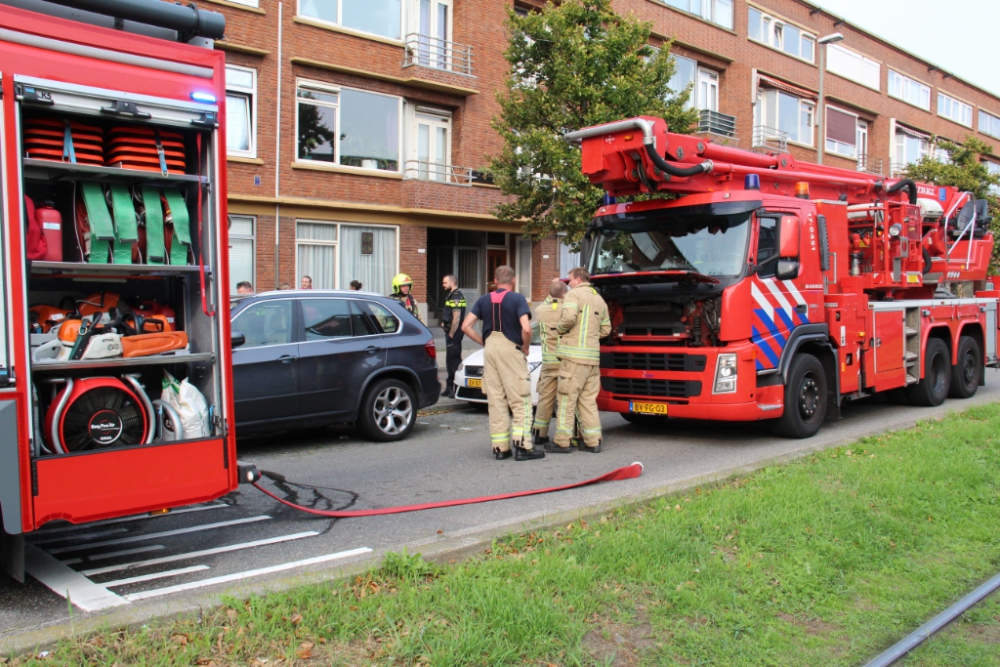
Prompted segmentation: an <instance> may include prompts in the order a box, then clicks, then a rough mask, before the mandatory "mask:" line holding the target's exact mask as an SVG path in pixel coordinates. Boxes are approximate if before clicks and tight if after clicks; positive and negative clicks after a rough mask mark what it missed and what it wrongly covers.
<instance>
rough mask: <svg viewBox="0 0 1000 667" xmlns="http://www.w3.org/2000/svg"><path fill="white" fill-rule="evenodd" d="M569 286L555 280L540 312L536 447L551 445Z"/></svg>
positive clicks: (540, 306)
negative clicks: (563, 314)
mask: <svg viewBox="0 0 1000 667" xmlns="http://www.w3.org/2000/svg"><path fill="white" fill-rule="evenodd" d="M566 289H567V288H566V283H564V282H563V281H561V280H558V279H556V280H553V281H552V285H550V286H549V296H548V297H546V299H545V301H543V302H542V303H541V304H540V305H539V306H538V307H537V308H535V317H536V318H538V334H539V338H541V339H542V370H541V372H540V373H539V376H538V405H537V406H536V407H535V424H534V426H533V427H532V431H533V435H534V443H535V444H536V445H545V444H547V443H548V442H549V421H550V420H551V419H552V413H553V412H554V409H555V405H556V386H557V384H558V380H559V358H558V357H557V356H556V344H557V343H558V342H559V332H558V331H557V330H556V325H558V324H559V308H560V307H561V306H562V300H563V297H565V296H566Z"/></svg>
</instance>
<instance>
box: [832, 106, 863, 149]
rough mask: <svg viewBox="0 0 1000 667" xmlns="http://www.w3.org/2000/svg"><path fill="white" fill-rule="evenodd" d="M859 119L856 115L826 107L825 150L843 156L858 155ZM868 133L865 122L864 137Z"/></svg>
mask: <svg viewBox="0 0 1000 667" xmlns="http://www.w3.org/2000/svg"><path fill="white" fill-rule="evenodd" d="M863 122H864V121H859V120H858V117H857V115H855V114H853V113H850V112H847V111H841V110H840V109H835V108H833V107H829V106H828V107H827V108H826V150H827V152H829V153H836V154H837V155H843V156H844V157H853V158H856V157H858V139H859V131H858V127H859V123H863ZM867 135H868V124H867V123H865V137H867Z"/></svg>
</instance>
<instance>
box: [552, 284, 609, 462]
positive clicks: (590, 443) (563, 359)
mask: <svg viewBox="0 0 1000 667" xmlns="http://www.w3.org/2000/svg"><path fill="white" fill-rule="evenodd" d="M569 275H570V278H569V286H570V287H571V288H572V289H570V291H569V293H568V294H567V295H566V298H565V299H564V300H563V305H562V308H561V309H560V311H559V324H558V326H557V329H558V331H559V344H558V345H557V346H556V356H558V357H559V386H558V392H559V393H558V398H557V401H558V406H557V407H558V417H557V419H556V434H555V438H553V440H554V441H555V442H554V444H549V445H546V446H545V450H546V451H551V452H560V453H564V452H569V451H572V450H571V449H570V448H569V447H570V440H571V438H572V437H573V418H574V416H575V417H576V418H577V419H579V421H580V433H581V435H582V436H583V442H581V443H579V445H580V449H581V450H583V451H586V452H593V453H595V454H596V453H598V452H600V451H601V417H600V413H598V411H597V394H598V392H599V391H600V389H601V366H600V364H601V347H600V346H601V342H600V341H601V339H602V338H604V337H606V336H608V335H609V334H610V333H611V319H610V317H609V316H608V304H606V303H604V299H602V298H601V295H600V294H598V293H597V290H595V289H594V288H593V287H592V286H591V284H590V274H589V273H587V270H586V269H583V268H580V267H577V268H575V269H573V270H572V271H570V274H569Z"/></svg>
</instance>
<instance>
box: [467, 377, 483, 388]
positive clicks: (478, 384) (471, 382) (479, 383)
mask: <svg viewBox="0 0 1000 667" xmlns="http://www.w3.org/2000/svg"><path fill="white" fill-rule="evenodd" d="M465 386H466V387H474V388H476V389H480V388H481V387H482V386H483V381H482V380H473V379H472V378H466V379H465Z"/></svg>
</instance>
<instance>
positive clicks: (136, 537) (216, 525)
mask: <svg viewBox="0 0 1000 667" xmlns="http://www.w3.org/2000/svg"><path fill="white" fill-rule="evenodd" d="M270 518H271V517H269V516H268V515H266V514H262V515H260V516H251V517H247V518H245V519H235V520H233V521H219V522H218V523H206V524H203V525H201V526H191V527H190V528H177V529H175V530H164V531H161V532H159V533H148V534H146V535H133V536H132V537H123V538H121V539H118V540H105V541H103V542H91V543H89V544H76V545H73V546H69V547H59V548H58V549H49V553H50V554H62V553H67V552H69V551H82V550H84V549H92V548H94V547H106V546H110V545H112V544H128V543H130V542H142V541H144V540H156V539H159V538H161V537H168V536H170V535H183V534H186V533H198V532H201V531H203V530H212V529H213V528H225V527H226V526H238V525H241V524H244V523H253V522H255V521H267V520H268V519H270Z"/></svg>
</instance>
